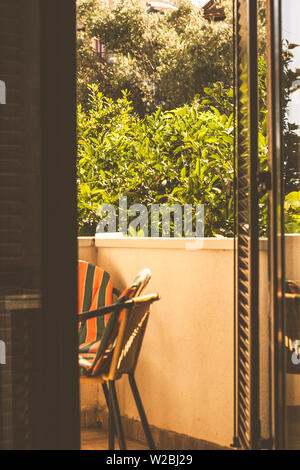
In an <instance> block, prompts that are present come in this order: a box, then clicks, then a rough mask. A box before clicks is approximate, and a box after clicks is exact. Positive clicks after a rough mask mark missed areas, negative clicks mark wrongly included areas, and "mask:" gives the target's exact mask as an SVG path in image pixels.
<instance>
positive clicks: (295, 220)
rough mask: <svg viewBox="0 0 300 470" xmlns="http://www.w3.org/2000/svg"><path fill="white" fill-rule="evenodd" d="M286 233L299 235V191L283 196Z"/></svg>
mask: <svg viewBox="0 0 300 470" xmlns="http://www.w3.org/2000/svg"><path fill="white" fill-rule="evenodd" d="M284 210H285V229H286V233H300V191H293V192H291V193H289V194H287V195H286V196H285V200H284Z"/></svg>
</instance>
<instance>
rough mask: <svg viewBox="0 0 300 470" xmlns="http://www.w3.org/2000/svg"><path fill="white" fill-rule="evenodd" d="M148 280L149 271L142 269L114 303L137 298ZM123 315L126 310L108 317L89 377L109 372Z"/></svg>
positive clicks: (149, 276) (149, 277)
mask: <svg viewBox="0 0 300 470" xmlns="http://www.w3.org/2000/svg"><path fill="white" fill-rule="evenodd" d="M150 279H151V271H150V270H149V269H143V270H142V271H141V272H140V273H139V274H138V275H137V277H136V278H135V279H134V281H133V283H132V285H131V286H130V287H128V288H127V289H125V290H124V291H123V293H122V294H121V295H120V297H119V298H118V300H117V302H116V303H122V302H124V301H126V300H130V299H132V298H133V297H137V296H139V295H140V294H141V293H142V291H143V290H144V288H145V287H146V286H147V284H148V282H149V281H150ZM124 315H126V310H121V311H119V312H114V313H111V314H110V315H109V319H108V322H107V325H106V327H105V331H104V333H103V336H102V339H101V343H100V345H99V348H98V350H97V354H96V358H95V360H94V363H93V365H92V367H91V369H90V370H89V375H92V376H95V375H98V374H99V373H103V372H107V371H108V370H109V367H110V363H111V360H112V356H113V352H114V348H115V346H116V342H117V337H118V333H119V328H120V325H121V321H122V318H123V316H124Z"/></svg>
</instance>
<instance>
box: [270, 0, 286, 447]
mask: <svg viewBox="0 0 300 470" xmlns="http://www.w3.org/2000/svg"><path fill="white" fill-rule="evenodd" d="M267 28H268V31H267V53H268V57H267V59H268V67H267V69H268V77H267V78H268V141H269V166H270V171H271V191H270V241H269V242H270V251H269V256H270V276H271V279H270V281H271V282H270V288H271V291H270V298H271V319H272V377H273V384H272V388H273V390H272V414H273V423H272V426H273V436H274V447H275V449H284V448H285V380H284V364H285V357H284V356H285V348H284V279H285V268H284V219H283V217H282V215H283V198H284V192H283V179H282V175H283V171H282V165H283V162H282V154H283V152H282V145H283V143H282V123H283V116H282V109H283V107H282V96H281V90H282V60H281V57H282V45H281V38H282V34H281V0H267Z"/></svg>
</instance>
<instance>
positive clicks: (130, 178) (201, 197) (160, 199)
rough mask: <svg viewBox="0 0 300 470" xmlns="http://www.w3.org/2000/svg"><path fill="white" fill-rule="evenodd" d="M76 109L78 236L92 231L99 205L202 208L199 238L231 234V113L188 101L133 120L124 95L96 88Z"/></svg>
mask: <svg viewBox="0 0 300 470" xmlns="http://www.w3.org/2000/svg"><path fill="white" fill-rule="evenodd" d="M89 88H90V97H89V107H88V109H87V110H85V109H83V108H82V107H81V106H79V109H78V201H79V203H78V204H79V228H80V234H81V235H83V234H94V233H95V228H96V225H97V222H98V220H99V215H97V209H98V207H99V205H100V204H103V203H110V204H114V205H115V206H116V207H118V199H119V196H120V195H126V196H127V197H128V205H131V204H134V203H142V204H145V205H146V206H147V207H149V206H150V204H152V203H159V204H162V203H167V204H169V205H172V204H175V203H177V204H180V205H182V206H183V205H184V204H193V205H196V204H200V203H201V204H205V209H206V213H205V236H215V235H217V234H220V235H223V236H232V235H233V175H234V170H233V115H232V114H230V115H229V116H228V115H226V114H222V113H220V112H219V111H218V109H217V108H215V107H211V108H209V109H207V104H206V105H205V108H206V109H204V106H203V105H202V104H201V102H199V100H198V99H197V98H196V99H195V100H194V101H193V102H192V103H191V104H190V105H184V106H181V107H178V108H177V109H174V110H172V111H162V110H161V108H159V109H158V110H157V111H155V112H154V113H152V114H150V115H148V116H146V117H145V118H143V119H142V118H140V117H139V116H138V115H137V114H136V113H135V112H134V111H133V107H132V103H131V102H130V101H129V98H128V93H127V92H123V96H122V98H119V99H118V100H116V101H114V100H112V99H110V98H107V97H105V96H104V95H103V94H102V93H101V92H100V91H99V88H98V87H97V86H96V85H92V86H90V87H89Z"/></svg>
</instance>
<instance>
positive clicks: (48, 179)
mask: <svg viewBox="0 0 300 470" xmlns="http://www.w3.org/2000/svg"><path fill="white" fill-rule="evenodd" d="M39 7H40V47H41V49H40V50H41V57H40V60H41V78H40V99H41V104H40V109H41V238H42V242H41V257H42V259H41V272H42V275H41V278H42V324H41V337H42V339H43V345H42V348H43V376H42V377H41V383H42V387H43V388H42V390H43V393H42V395H43V406H42V416H41V417H40V419H41V420H42V423H43V433H42V442H41V447H42V448H43V449H79V447H80V419H79V415H80V413H79V378H78V359H77V350H78V335H77V323H76V312H77V205H76V201H77V196H76V1H75V0H63V1H61V0H51V1H44V0H40V2H39Z"/></svg>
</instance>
